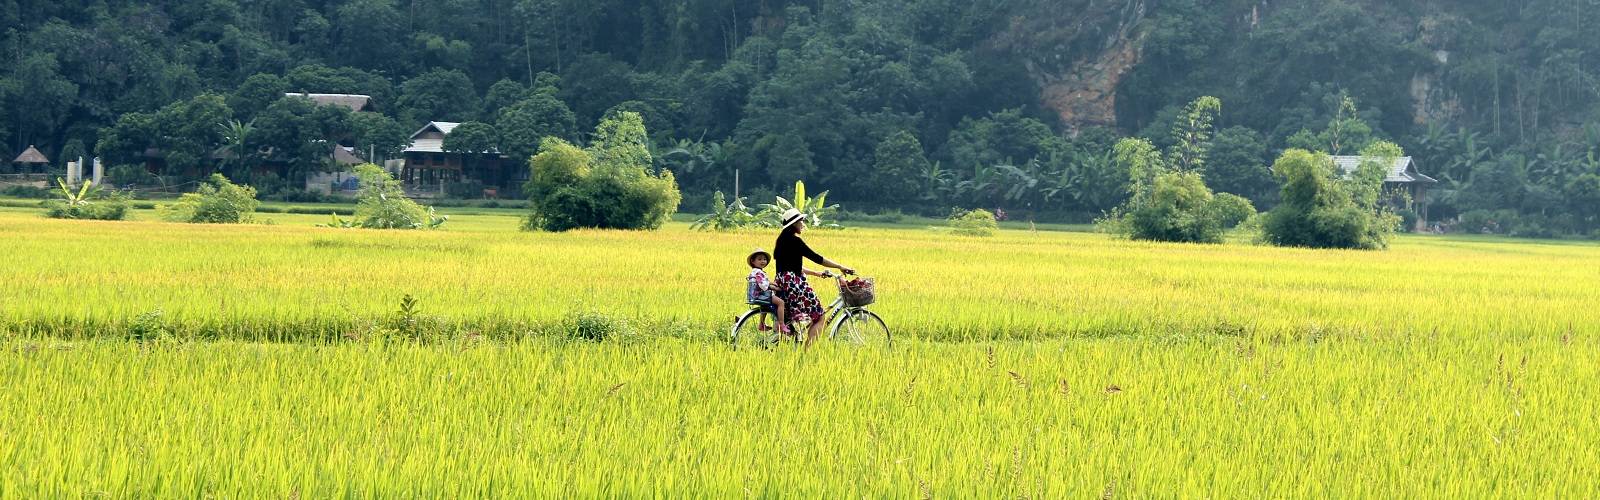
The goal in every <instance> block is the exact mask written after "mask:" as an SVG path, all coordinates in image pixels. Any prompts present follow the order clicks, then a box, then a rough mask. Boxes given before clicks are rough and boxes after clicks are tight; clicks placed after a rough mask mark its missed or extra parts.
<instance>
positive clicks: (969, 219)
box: [949, 208, 1000, 236]
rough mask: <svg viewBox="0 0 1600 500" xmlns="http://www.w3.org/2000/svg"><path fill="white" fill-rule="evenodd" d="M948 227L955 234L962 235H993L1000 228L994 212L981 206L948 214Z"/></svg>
mask: <svg viewBox="0 0 1600 500" xmlns="http://www.w3.org/2000/svg"><path fill="white" fill-rule="evenodd" d="M949 222H950V227H951V228H952V229H953V230H954V231H955V233H956V234H960V235H964V236H994V233H995V232H996V231H999V230H1000V223H999V222H996V221H995V218H994V213H992V212H990V211H988V210H984V209H981V208H978V209H973V210H966V211H957V212H956V213H955V214H953V215H951V216H950V221H949Z"/></svg>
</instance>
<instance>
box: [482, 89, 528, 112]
mask: <svg viewBox="0 0 1600 500" xmlns="http://www.w3.org/2000/svg"><path fill="white" fill-rule="evenodd" d="M529 95H530V93H529V92H528V88H527V87H524V86H523V85H522V84H521V83H517V82H515V81H512V80H507V79H501V80H500V81H498V82H494V85H490V86H489V92H488V93H485V94H484V95H483V113H482V115H481V116H483V117H484V118H486V119H494V120H498V119H500V113H501V112H502V111H503V110H505V108H509V107H511V105H513V104H516V103H518V102H522V100H523V99H527V98H528V96H529Z"/></svg>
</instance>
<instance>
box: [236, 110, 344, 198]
mask: <svg viewBox="0 0 1600 500" xmlns="http://www.w3.org/2000/svg"><path fill="white" fill-rule="evenodd" d="M349 122H350V110H349V109H348V108H345V107H343V106H318V105H316V104H315V103H313V102H312V101H311V100H310V99H306V98H304V97H285V98H283V99H279V100H278V102H275V103H272V105H271V106H268V107H267V109H266V110H265V111H262V112H261V114H259V115H257V116H256V117H255V129H256V133H255V135H256V137H257V138H258V139H259V142H258V144H260V145H261V147H263V148H266V149H268V150H269V151H271V155H270V156H269V157H268V159H269V160H272V161H274V162H278V163H281V164H283V165H285V166H286V167H287V169H286V170H285V171H284V177H285V178H289V179H299V178H300V177H302V176H304V175H305V173H306V172H310V171H316V170H322V169H324V168H327V167H328V166H329V165H328V164H329V162H330V160H331V157H330V155H331V154H332V152H333V147H334V142H333V141H332V140H330V139H329V138H332V137H342V136H344V135H346V134H348V133H349V126H350V123H349Z"/></svg>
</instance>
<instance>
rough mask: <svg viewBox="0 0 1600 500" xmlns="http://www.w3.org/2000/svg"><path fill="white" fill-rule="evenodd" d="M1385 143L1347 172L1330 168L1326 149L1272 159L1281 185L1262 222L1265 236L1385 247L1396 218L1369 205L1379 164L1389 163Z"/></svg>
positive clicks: (1292, 242) (1299, 242)
mask: <svg viewBox="0 0 1600 500" xmlns="http://www.w3.org/2000/svg"><path fill="white" fill-rule="evenodd" d="M1388 146H1392V145H1388ZM1388 146H1386V147H1383V148H1380V149H1378V150H1374V151H1372V152H1374V153H1378V154H1382V155H1384V156H1379V157H1367V158H1366V159H1364V160H1363V161H1362V164H1361V166H1360V168H1359V169H1358V171H1357V172H1354V173H1353V174H1352V175H1350V176H1349V177H1348V178H1345V177H1343V176H1342V175H1341V174H1340V173H1339V172H1336V168H1335V167H1334V163H1333V160H1332V159H1331V158H1329V157H1328V155H1327V154H1326V153H1312V152H1309V151H1306V150H1302V149H1291V150H1289V151H1287V152H1285V153H1284V154H1283V156H1281V157H1279V158H1278V160H1277V162H1275V163H1273V165H1272V171H1273V173H1274V174H1275V175H1276V176H1277V177H1278V179H1279V180H1280V181H1281V182H1282V184H1283V189H1282V192H1281V194H1280V203H1279V204H1278V206H1277V207H1276V208H1273V209H1272V211H1270V212H1268V213H1267V214H1266V217H1265V219H1264V221H1263V224H1262V229H1263V231H1264V234H1265V237H1266V239H1267V241H1269V242H1271V243H1273V244H1276V245H1282V246H1298V247H1313V248H1359V249H1377V248H1384V247H1386V246H1387V245H1388V237H1389V235H1390V234H1392V233H1393V232H1394V230H1395V228H1396V227H1397V226H1398V225H1399V222H1400V221H1399V218H1398V217H1396V216H1394V215H1392V214H1387V213H1384V212H1383V211H1382V210H1380V209H1378V208H1377V207H1375V206H1373V205H1374V204H1375V202H1376V200H1375V198H1376V195H1375V193H1376V192H1377V191H1378V190H1379V189H1381V184H1382V181H1383V180H1382V172H1384V171H1386V167H1385V165H1389V164H1392V161H1393V156H1390V155H1392V154H1393V153H1395V152H1397V150H1398V148H1391V147H1388ZM1374 179H1376V181H1374Z"/></svg>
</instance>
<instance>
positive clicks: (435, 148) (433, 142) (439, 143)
mask: <svg viewBox="0 0 1600 500" xmlns="http://www.w3.org/2000/svg"><path fill="white" fill-rule="evenodd" d="M406 152H407V153H443V152H444V139H417V140H414V141H411V147H409V148H406Z"/></svg>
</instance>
